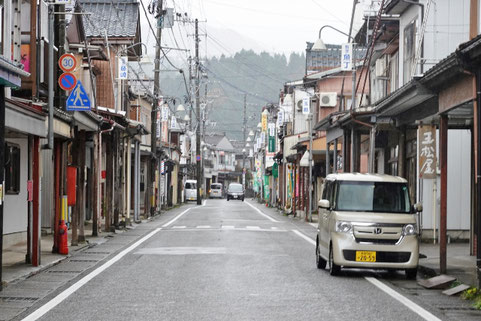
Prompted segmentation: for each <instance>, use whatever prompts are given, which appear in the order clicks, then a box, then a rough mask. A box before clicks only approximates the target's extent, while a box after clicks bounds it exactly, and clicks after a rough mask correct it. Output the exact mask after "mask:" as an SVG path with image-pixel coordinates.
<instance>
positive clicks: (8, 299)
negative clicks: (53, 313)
mask: <svg viewBox="0 0 481 321" xmlns="http://www.w3.org/2000/svg"><path fill="white" fill-rule="evenodd" d="M0 300H1V301H3V302H18V301H28V302H34V301H37V300H38V298H33V297H22V296H2V297H0Z"/></svg>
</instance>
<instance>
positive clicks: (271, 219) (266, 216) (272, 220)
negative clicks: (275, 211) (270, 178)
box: [244, 202, 279, 223]
mask: <svg viewBox="0 0 481 321" xmlns="http://www.w3.org/2000/svg"><path fill="white" fill-rule="evenodd" d="M244 203H246V204H247V205H249V206H250V207H252V208H253V209H255V210H256V211H257V212H258V213H259V214H260V215H262V216H264V217H265V218H267V219H269V220H270V221H271V222H276V223H279V221H277V220H275V219H273V218H272V217H270V216H269V215H267V214H264V213H262V211H261V210H260V209H258V208H257V207H255V206H254V205H252V204H250V203H249V202H244Z"/></svg>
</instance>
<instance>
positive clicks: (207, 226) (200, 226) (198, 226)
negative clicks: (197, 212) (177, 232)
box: [196, 225, 211, 228]
mask: <svg viewBox="0 0 481 321" xmlns="http://www.w3.org/2000/svg"><path fill="white" fill-rule="evenodd" d="M196 228H211V226H210V225H197V227H196Z"/></svg>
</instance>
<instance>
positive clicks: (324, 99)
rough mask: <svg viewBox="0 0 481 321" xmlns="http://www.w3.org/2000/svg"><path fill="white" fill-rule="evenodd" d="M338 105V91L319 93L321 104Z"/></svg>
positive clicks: (325, 105) (324, 105)
mask: <svg viewBox="0 0 481 321" xmlns="http://www.w3.org/2000/svg"><path fill="white" fill-rule="evenodd" d="M336 105H337V93H336V92H330V93H319V106H321V107H334V106H336Z"/></svg>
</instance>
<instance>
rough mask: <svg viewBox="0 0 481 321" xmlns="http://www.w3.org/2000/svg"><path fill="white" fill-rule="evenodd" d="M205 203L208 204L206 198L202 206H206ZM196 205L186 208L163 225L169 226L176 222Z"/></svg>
mask: <svg viewBox="0 0 481 321" xmlns="http://www.w3.org/2000/svg"><path fill="white" fill-rule="evenodd" d="M205 204H207V201H206V200H205V201H204V203H203V204H202V205H201V206H205ZM193 208H195V207H189V208H188V209H186V210H185V211H183V212H182V213H180V214H179V215H177V216H176V217H174V218H173V219H172V220H170V221H168V222H167V223H165V224H164V225H162V227H168V226H169V225H171V224H172V223H174V222H175V221H177V220H178V219H179V218H181V217H182V216H183V215H184V214H185V213H187V212H188V211H190V210H191V209H193Z"/></svg>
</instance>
